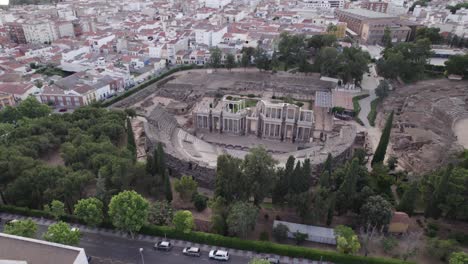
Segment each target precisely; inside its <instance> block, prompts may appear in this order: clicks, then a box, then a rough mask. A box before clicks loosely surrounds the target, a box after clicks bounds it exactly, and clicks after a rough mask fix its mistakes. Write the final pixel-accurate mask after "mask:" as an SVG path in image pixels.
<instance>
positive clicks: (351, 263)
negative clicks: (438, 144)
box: [0, 205, 411, 264]
mask: <svg viewBox="0 0 468 264" xmlns="http://www.w3.org/2000/svg"><path fill="white" fill-rule="evenodd" d="M0 212H8V213H13V214H20V215H24V216H31V217H44V218H52V215H50V214H49V213H47V212H44V211H40V210H34V209H28V208H23V207H15V206H10V205H0ZM62 220H64V221H67V222H75V223H83V221H82V220H81V219H79V218H77V217H75V216H71V215H66V216H64V217H62ZM101 227H104V228H108V229H114V227H113V226H112V224H111V223H110V222H109V221H108V220H107V221H104V223H103V224H102V225H101ZM139 233H140V234H145V235H150V236H159V237H168V238H172V239H180V240H185V241H191V242H194V243H200V244H207V245H212V246H219V247H226V248H232V249H240V250H249V251H255V252H258V253H270V254H277V255H281V256H288V257H294V258H306V259H312V260H323V261H330V262H334V263H337V264H338V263H339V264H405V263H411V262H405V261H402V260H398V259H388V258H376V257H363V256H355V255H346V254H341V253H338V252H335V251H329V250H320V249H315V248H306V247H300V246H292V245H283V244H277V243H272V242H268V241H256V240H243V239H240V238H236V237H225V236H221V235H217V234H211V233H203V232H190V233H183V232H179V231H176V230H175V229H174V228H172V227H168V226H156V225H145V226H143V227H142V228H141V230H140V232H139Z"/></svg>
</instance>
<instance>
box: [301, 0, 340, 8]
mask: <svg viewBox="0 0 468 264" xmlns="http://www.w3.org/2000/svg"><path fill="white" fill-rule="evenodd" d="M304 3H305V4H306V6H307V7H312V8H343V7H344V3H345V1H344V0H304Z"/></svg>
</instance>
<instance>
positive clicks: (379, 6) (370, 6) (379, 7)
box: [361, 0, 388, 13]
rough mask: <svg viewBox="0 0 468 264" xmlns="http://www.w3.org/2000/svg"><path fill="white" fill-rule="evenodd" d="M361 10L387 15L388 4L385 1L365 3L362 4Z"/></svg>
mask: <svg viewBox="0 0 468 264" xmlns="http://www.w3.org/2000/svg"><path fill="white" fill-rule="evenodd" d="M361 8H364V9H367V10H372V11H375V12H380V13H387V8H388V3H387V2H383V1H381V0H380V1H369V0H367V1H364V2H362V3H361Z"/></svg>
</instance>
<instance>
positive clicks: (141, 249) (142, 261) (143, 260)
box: [140, 248, 145, 264]
mask: <svg viewBox="0 0 468 264" xmlns="http://www.w3.org/2000/svg"><path fill="white" fill-rule="evenodd" d="M140 256H141V263H143V264H145V259H144V258H143V248H140Z"/></svg>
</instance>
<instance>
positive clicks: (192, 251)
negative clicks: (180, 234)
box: [182, 247, 200, 257]
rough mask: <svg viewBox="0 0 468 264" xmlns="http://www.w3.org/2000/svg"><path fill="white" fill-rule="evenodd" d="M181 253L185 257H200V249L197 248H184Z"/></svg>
mask: <svg viewBox="0 0 468 264" xmlns="http://www.w3.org/2000/svg"><path fill="white" fill-rule="evenodd" d="M182 253H183V254H184V255H187V256H195V257H199V256H200V249H199V248H197V247H186V248H184V249H183V250H182Z"/></svg>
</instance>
